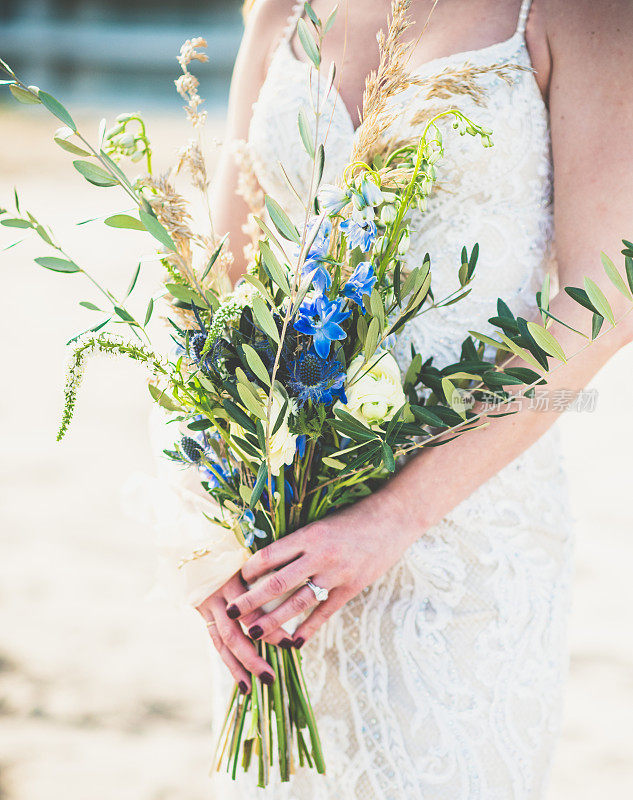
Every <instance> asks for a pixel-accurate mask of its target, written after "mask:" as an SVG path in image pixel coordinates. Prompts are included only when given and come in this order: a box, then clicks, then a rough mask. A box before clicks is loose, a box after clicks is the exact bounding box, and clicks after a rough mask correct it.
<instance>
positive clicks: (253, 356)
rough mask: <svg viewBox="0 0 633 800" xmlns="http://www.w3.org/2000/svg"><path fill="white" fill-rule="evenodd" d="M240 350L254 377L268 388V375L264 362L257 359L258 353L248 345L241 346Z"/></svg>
mask: <svg viewBox="0 0 633 800" xmlns="http://www.w3.org/2000/svg"><path fill="white" fill-rule="evenodd" d="M242 350H243V351H244V357H245V358H246V362H247V364H248V366H249V367H250V368H251V369H252V370H253V372H254V373H255V375H257V377H258V378H259V379H260V381H262V382H263V383H265V384H266V385H267V386H270V375H269V374H268V370H267V369H266V366H265V365H264V362H263V361H262V360H261V358H260V357H259V353H258V352H257V350H255V349H254V348H253V347H251V346H250V345H249V344H243V345H242Z"/></svg>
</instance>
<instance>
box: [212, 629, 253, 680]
mask: <svg viewBox="0 0 633 800" xmlns="http://www.w3.org/2000/svg"><path fill="white" fill-rule="evenodd" d="M207 627H208V629H209V635H210V636H211V639H212V641H213V645H214V647H215V649H216V650H217V651H218V653H219V654H220V658H221V659H222V661H224V663H225V664H226V666H227V667H228V668H229V672H230V673H231V675H232V676H233V678H234V679H235V682H236V683H237V684H238V686H239V687H240V691H241V692H242V693H243V694H246V693H247V692H250V690H251V688H252V687H251V676H250V675H249V674H248V672H247V671H246V670H245V669H244V667H243V666H242V665H241V664H240V662H239V661H238V660H237V658H235V656H234V655H233V653H231V651H230V650H229V648H228V647H227V646H226V645H225V644H224V642H223V641H222V637H221V636H220V634H219V633H218V629H217V626H216V624H215V622H214V621H213V620H212V621H211V622H210V623H208V624H207Z"/></svg>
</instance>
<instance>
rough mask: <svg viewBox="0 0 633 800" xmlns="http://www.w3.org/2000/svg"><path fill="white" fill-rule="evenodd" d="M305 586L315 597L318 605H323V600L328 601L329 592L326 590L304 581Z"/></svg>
mask: <svg viewBox="0 0 633 800" xmlns="http://www.w3.org/2000/svg"><path fill="white" fill-rule="evenodd" d="M306 586H309V587H310V588H311V589H312V591H313V592H314V596H315V597H316V599H317V601H318V602H319V603H323V602H324V601H325V600H327V599H328V596H329V594H330V593H329V592H328V590H327V589H323V588H321V587H320V586H317V585H316V583H312V581H306Z"/></svg>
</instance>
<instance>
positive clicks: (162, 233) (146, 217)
mask: <svg viewBox="0 0 633 800" xmlns="http://www.w3.org/2000/svg"><path fill="white" fill-rule="evenodd" d="M138 215H139V217H140V218H141V222H142V223H143V225H145V229H146V230H147V232H148V233H150V234H151V235H152V236H153V237H154V239H156V240H157V241H159V242H160V243H161V244H162V245H164V246H165V247H167V248H168V249H169V250H174V251H175V250H176V245H175V244H174V240H173V239H172V238H171V236H170V235H169V234H168V233H167V231H166V230H165V228H164V227H163V226H162V225H161V224H160V222H159V221H158V220H157V219H156V217H155V216H154V215H153V214H150V213H149V212H148V211H145V210H144V209H140V210H139V214H138Z"/></svg>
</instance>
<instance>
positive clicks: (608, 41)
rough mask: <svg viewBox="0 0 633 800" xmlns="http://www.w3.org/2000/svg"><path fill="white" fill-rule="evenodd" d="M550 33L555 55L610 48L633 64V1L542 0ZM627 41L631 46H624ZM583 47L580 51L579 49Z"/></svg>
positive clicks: (579, 53)
mask: <svg viewBox="0 0 633 800" xmlns="http://www.w3.org/2000/svg"><path fill="white" fill-rule="evenodd" d="M542 3H543V6H544V11H545V18H546V26H547V36H548V40H549V43H550V47H551V48H552V50H553V52H554V54H556V51H557V52H558V54H560V55H566V54H569V53H570V51H574V53H575V54H576V55H578V56H581V55H583V51H584V54H585V55H586V54H587V52H588V51H589V52H591V51H592V50H594V49H596V48H605V47H606V48H609V49H610V51H611V56H615V58H616V59H621V60H622V62H623V63H627V64H628V65H630V64H631V63H633V58H632V56H631V49H630V35H631V26H632V24H633V3H632V2H631V0H574V2H573V3H570V2H569V0H542ZM624 43H627V44H628V46H627V47H623V46H622V45H623V44H624ZM579 48H580V50H579Z"/></svg>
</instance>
